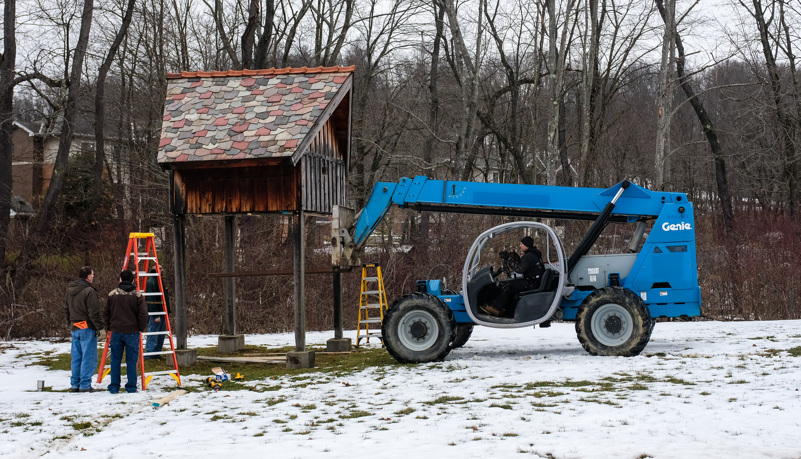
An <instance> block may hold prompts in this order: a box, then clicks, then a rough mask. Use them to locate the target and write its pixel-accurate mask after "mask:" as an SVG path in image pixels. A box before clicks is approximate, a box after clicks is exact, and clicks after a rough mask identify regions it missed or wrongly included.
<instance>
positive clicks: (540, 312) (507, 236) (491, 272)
mask: <svg viewBox="0 0 801 459" xmlns="http://www.w3.org/2000/svg"><path fill="white" fill-rule="evenodd" d="M525 235H531V236H533V237H534V240H535V245H536V246H537V248H538V249H539V250H540V251H541V252H542V261H543V264H544V267H545V270H544V271H543V273H542V274H541V276H540V278H539V281H538V282H536V281H531V282H529V283H528V285H527V286H526V288H523V289H522V290H521V291H519V292H515V294H513V295H510V294H508V293H507V294H504V291H505V290H506V291H510V292H511V291H514V290H509V289H510V288H512V286H513V285H518V286H519V285H520V284H521V282H520V281H519V280H517V279H520V278H521V277H522V275H521V274H519V273H516V272H515V271H514V270H513V269H512V268H513V265H514V263H513V262H510V258H506V257H505V259H501V258H500V257H499V254H500V253H502V252H503V251H506V250H509V249H513V250H516V251H517V252H519V251H520V250H519V249H518V243H519V241H520V239H521V237H523V236H525ZM496 264H497V265H499V267H498V268H497V269H496V268H495V265H496ZM566 266H567V258H566V257H565V252H564V248H563V247H562V243H561V241H560V240H559V237H558V236H557V235H556V233H555V232H554V230H553V229H552V228H551V227H549V226H547V225H545V224H542V223H538V222H513V223H506V224H503V225H499V226H496V227H494V228H490V229H489V230H487V231H485V232H483V233H482V234H481V235H480V236H478V238H477V239H476V240H475V242H473V245H472V246H471V247H470V251H469V252H468V255H467V259H466V260H465V265H464V270H463V271H462V288H463V291H464V292H465V293H466V294H465V295H464V301H465V309H466V312H467V314H468V315H469V316H470V318H471V319H472V320H473V321H474V322H475V323H477V324H481V325H487V326H491V327H522V326H527V325H536V324H539V323H542V322H545V321H546V320H549V319H551V318H556V319H558V318H559V317H560V313H561V311H560V310H559V309H558V305H559V303H560V301H561V296H562V295H569V294H570V292H571V291H572V288H570V287H567V285H566V284H567V275H566V273H565V269H566V268H565V267H566ZM503 298H507V301H506V304H504V305H499V304H498V302H499V301H502V299H503ZM492 305H494V306H497V307H499V308H500V309H502V310H503V311H504V313H503V314H501V315H493V314H491V313H490V312H489V311H491V310H492V309H491V308H487V306H492Z"/></svg>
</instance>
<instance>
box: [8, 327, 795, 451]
mask: <svg viewBox="0 0 801 459" xmlns="http://www.w3.org/2000/svg"><path fill="white" fill-rule="evenodd" d="M332 335H333V333H331V332H328V333H310V334H309V335H308V337H307V343H310V344H319V343H324V342H325V341H326V340H327V339H328V338H330V337H332ZM353 335H355V333H350V334H349V335H346V336H353ZM246 341H247V343H248V344H267V345H292V343H293V335H291V334H282V335H259V336H253V335H249V336H247V337H246ZM215 343H216V337H209V336H203V337H190V339H189V345H190V347H193V346H202V345H210V344H215ZM799 347H801V321H779V322H735V323H732V322H726V323H723V322H698V323H660V324H657V326H656V328H655V330H654V333H653V337H652V339H651V342H650V344H649V345H648V347H646V349H645V352H643V354H642V355H640V356H638V357H633V358H617V357H615V358H609V357H592V356H590V355H588V354H586V353H585V352H584V350H583V349H582V348H581V346H580V345H579V344H578V340H577V339H576V337H575V332H574V330H573V326H572V324H554V325H553V326H552V327H551V328H549V329H534V330H532V329H529V328H527V329H523V330H493V329H488V328H481V327H479V328H476V329H475V331H474V333H473V337H472V338H471V340H470V341H469V342H468V343H467V345H466V346H465V347H464V348H462V349H458V350H455V351H453V352H452V353H451V354H450V355H449V356H448V358H447V359H446V361H445V362H442V363H436V364H426V365H414V366H397V367H382V368H372V369H367V370H365V371H361V372H356V373H345V374H342V375H333V374H331V373H321V374H319V375H304V376H300V377H299V376H294V377H285V378H279V379H275V380H267V381H249V382H248V384H252V385H254V387H256V388H258V390H259V391H232V392H218V393H214V392H210V391H208V390H196V391H193V392H190V393H188V394H186V395H183V396H181V397H178V398H177V399H175V400H174V401H172V402H171V403H170V404H169V405H167V406H164V407H162V408H158V409H156V408H153V407H152V406H151V403H152V402H153V401H154V400H156V399H158V398H159V397H161V396H163V395H164V394H165V393H166V390H165V389H167V388H168V387H171V385H170V384H169V381H170V380H169V379H165V378H162V379H155V380H154V381H153V382H152V383H151V385H150V386H149V390H148V391H147V392H142V391H140V392H139V393H137V394H120V395H111V394H109V393H107V392H101V393H94V394H72V393H65V392H36V381H37V380H45V384H46V385H47V386H52V388H53V390H65V389H67V388H68V387H69V375H68V372H66V371H47V370H45V369H44V368H42V367H39V366H28V362H29V360H30V356H28V357H26V354H37V353H43V352H48V351H56V352H58V353H67V352H69V343H66V342H64V343H51V342H46V341H42V342H28V341H24V342H23V341H6V342H0V351H1V353H0V456H2V457H20V458H22V457H48V458H56V457H58V458H60V457H87V458H88V457H91V458H93V459H100V458H127V457H140V456H143V455H144V456H147V457H170V458H175V457H192V458H195V457H201V455H202V456H209V457H210V456H212V455H213V456H216V457H232V458H237V459H241V458H250V457H259V458H260V457H277V458H282V459H283V458H310V457H321V458H348V459H351V458H354V457H381V458H399V457H404V458H419V457H432V458H434V457H437V458H442V457H453V458H457V457H458V458H466V457H477V458H488V457H555V458H644V457H654V458H690V457H704V458H762V457H765V458H801V392H799V386H801V357H795V356H792V355H791V353H790V352H788V350H790V349H793V348H795V353H796V354H797V351H798V349H799ZM224 367H225V366H224ZM231 369H233V368H231ZM200 379H201V378H200V377H194V379H191V378H190V381H189V382H186V381H185V382H184V383H185V385H198V384H199V381H200ZM107 381H108V379H106V380H105V383H104V384H102V385H101V386H100V387H104V386H105V384H106V383H107ZM173 384H174V383H173ZM96 387H97V385H96ZM265 389H266V390H265Z"/></svg>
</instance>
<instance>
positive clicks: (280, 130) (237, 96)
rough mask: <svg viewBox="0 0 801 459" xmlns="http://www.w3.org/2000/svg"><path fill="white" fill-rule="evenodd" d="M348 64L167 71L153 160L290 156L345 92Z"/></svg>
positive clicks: (298, 152)
mask: <svg viewBox="0 0 801 459" xmlns="http://www.w3.org/2000/svg"><path fill="white" fill-rule="evenodd" d="M354 70H355V67H354V66H350V67H317V68H306V67H302V68H285V69H274V68H273V69H267V70H240V71H233V70H229V71H226V72H182V73H168V74H167V79H168V80H167V97H166V101H165V105H164V118H163V124H162V129H161V142H160V143H159V151H158V162H159V163H160V164H161V165H162V166H165V167H171V166H177V165H178V164H187V165H188V163H191V162H197V161H203V162H205V161H230V160H244V159H263V158H271V157H288V156H289V157H292V161H293V162H294V163H297V161H298V160H299V159H300V156H301V155H302V154H303V153H304V151H305V148H306V146H307V145H308V142H309V141H310V140H311V138H312V137H314V135H316V133H317V132H318V131H319V129H320V128H321V127H322V125H323V124H324V123H325V120H327V119H328V118H329V117H330V116H331V115H332V114H333V113H334V110H335V109H336V108H337V107H338V106H339V104H340V102H341V101H342V100H343V98H344V97H345V96H346V95H348V94H349V93H350V89H351V86H352V79H351V78H350V77H351V74H352V73H353V71H354Z"/></svg>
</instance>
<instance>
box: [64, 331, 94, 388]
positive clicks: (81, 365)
mask: <svg viewBox="0 0 801 459" xmlns="http://www.w3.org/2000/svg"><path fill="white" fill-rule="evenodd" d="M70 354H71V355H72V367H71V368H72V376H71V377H70V387H71V388H73V389H74V388H76V387H77V388H79V389H89V388H90V387H92V376H93V375H94V374H95V369H97V335H95V331H94V330H92V329H91V328H84V329H83V330H73V331H72V349H71V350H70Z"/></svg>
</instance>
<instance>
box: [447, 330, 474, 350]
mask: <svg viewBox="0 0 801 459" xmlns="http://www.w3.org/2000/svg"><path fill="white" fill-rule="evenodd" d="M472 334H473V324H459V325H457V326H456V336H455V337H454V338H453V342H452V343H451V349H456V348H458V347H462V346H464V345H465V344H466V343H467V340H469V339H470V335H472Z"/></svg>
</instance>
